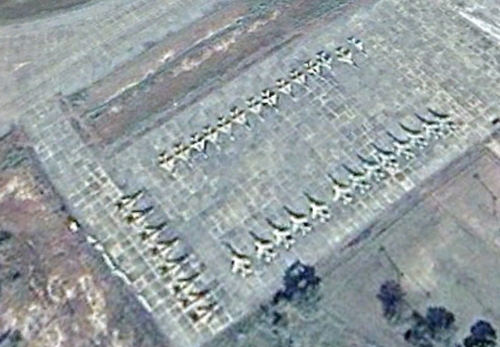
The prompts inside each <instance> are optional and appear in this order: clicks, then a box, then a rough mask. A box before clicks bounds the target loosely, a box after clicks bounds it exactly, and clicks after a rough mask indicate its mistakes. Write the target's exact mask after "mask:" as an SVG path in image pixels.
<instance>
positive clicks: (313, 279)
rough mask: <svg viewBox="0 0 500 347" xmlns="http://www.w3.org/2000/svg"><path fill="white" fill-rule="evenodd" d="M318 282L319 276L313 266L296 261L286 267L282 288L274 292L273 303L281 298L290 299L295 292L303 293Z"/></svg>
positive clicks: (314, 286)
mask: <svg viewBox="0 0 500 347" xmlns="http://www.w3.org/2000/svg"><path fill="white" fill-rule="evenodd" d="M319 283H320V278H319V277H318V276H316V270H315V269H314V267H312V266H308V265H304V264H302V263H301V262H300V261H296V262H295V263H293V264H292V265H291V266H290V267H289V268H288V269H286V271H285V276H284V278H283V288H282V289H281V290H279V291H278V292H277V293H276V294H275V296H274V303H278V302H279V301H280V300H281V299H286V300H291V299H293V298H294V297H295V296H296V295H297V294H298V295H302V294H305V293H306V292H307V291H308V290H309V289H314V288H316V287H317V286H318V285H319Z"/></svg>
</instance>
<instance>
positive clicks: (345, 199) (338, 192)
mask: <svg viewBox="0 0 500 347" xmlns="http://www.w3.org/2000/svg"><path fill="white" fill-rule="evenodd" d="M328 178H329V179H330V184H331V191H332V194H333V201H335V202H336V201H340V202H341V203H342V204H343V205H349V204H350V203H352V202H353V200H354V196H353V194H352V190H351V187H350V185H349V184H348V183H344V182H341V181H339V180H337V179H336V178H335V177H333V176H332V175H330V174H328Z"/></svg>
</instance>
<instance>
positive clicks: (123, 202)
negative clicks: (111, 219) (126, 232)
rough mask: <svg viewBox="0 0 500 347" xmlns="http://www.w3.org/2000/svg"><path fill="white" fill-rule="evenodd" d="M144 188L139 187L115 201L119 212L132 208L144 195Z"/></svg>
mask: <svg viewBox="0 0 500 347" xmlns="http://www.w3.org/2000/svg"><path fill="white" fill-rule="evenodd" d="M143 194H144V190H142V189H139V190H138V191H136V192H135V193H132V194H129V195H124V196H122V197H121V198H120V199H118V201H117V202H116V203H115V207H116V208H117V210H118V211H119V212H124V211H127V210H129V209H131V208H132V206H133V205H135V204H136V203H137V201H138V200H139V199H140V198H141V197H142V196H143Z"/></svg>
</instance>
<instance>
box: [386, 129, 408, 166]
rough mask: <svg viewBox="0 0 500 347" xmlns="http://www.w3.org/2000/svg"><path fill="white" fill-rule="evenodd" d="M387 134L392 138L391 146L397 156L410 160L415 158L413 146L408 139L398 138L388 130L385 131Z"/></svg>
mask: <svg viewBox="0 0 500 347" xmlns="http://www.w3.org/2000/svg"><path fill="white" fill-rule="evenodd" d="M386 133H387V135H389V137H390V138H391V139H392V146H393V148H394V153H395V154H396V155H397V156H402V157H404V158H405V159H406V160H411V159H413V158H415V153H413V151H412V149H413V146H412V144H411V142H410V139H407V140H403V139H400V138H398V137H397V136H396V135H394V134H392V133H391V132H390V131H386Z"/></svg>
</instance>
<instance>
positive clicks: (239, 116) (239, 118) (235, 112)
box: [229, 106, 251, 130]
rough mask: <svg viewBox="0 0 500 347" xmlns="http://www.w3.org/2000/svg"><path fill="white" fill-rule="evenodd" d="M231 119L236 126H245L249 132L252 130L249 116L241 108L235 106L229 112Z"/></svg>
mask: <svg viewBox="0 0 500 347" xmlns="http://www.w3.org/2000/svg"><path fill="white" fill-rule="evenodd" d="M229 117H230V118H231V120H232V121H233V122H234V123H235V124H238V125H244V126H245V127H246V128H247V130H250V128H251V126H250V122H249V121H248V119H247V115H246V113H245V111H243V110H240V109H239V108H237V107H236V106H234V107H233V108H231V110H230V111H229Z"/></svg>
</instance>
